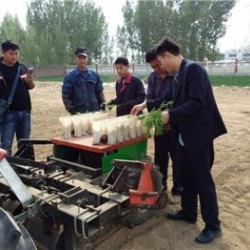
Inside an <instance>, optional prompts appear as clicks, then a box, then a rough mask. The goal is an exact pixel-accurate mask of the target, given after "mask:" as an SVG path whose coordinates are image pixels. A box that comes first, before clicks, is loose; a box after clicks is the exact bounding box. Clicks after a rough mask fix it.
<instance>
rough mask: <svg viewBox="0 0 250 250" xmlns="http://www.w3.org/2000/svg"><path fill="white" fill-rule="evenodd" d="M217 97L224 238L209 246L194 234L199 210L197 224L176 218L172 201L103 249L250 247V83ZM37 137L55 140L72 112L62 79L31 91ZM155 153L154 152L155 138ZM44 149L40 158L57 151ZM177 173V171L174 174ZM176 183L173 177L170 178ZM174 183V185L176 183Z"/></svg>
mask: <svg viewBox="0 0 250 250" xmlns="http://www.w3.org/2000/svg"><path fill="white" fill-rule="evenodd" d="M214 93H215V97H216V100H217V103H218V106H219V109H220V111H221V113H222V116H223V119H224V121H225V124H226V126H227V129H228V134H227V135H224V136H222V137H220V138H218V139H217V140H216V141H215V149H216V155H215V164H214V167H213V170H212V172H213V176H214V179H215V183H216V187H217V192H218V200H219V207H220V219H221V221H222V230H223V235H222V237H220V238H218V239H217V240H216V241H214V242H213V243H211V244H209V245H205V246H203V245H197V244H196V243H194V238H195V237H196V236H197V234H198V233H199V232H200V230H202V229H203V227H204V224H203V222H202V219H201V217H200V215H199V219H198V223H197V224H195V225H191V224H186V223H184V222H173V221H170V220H167V219H166V217H165V214H166V211H170V210H173V209H178V205H176V206H173V205H168V206H167V208H166V209H163V210H159V211H158V212H157V214H156V215H155V216H154V217H153V218H152V219H150V220H148V221H147V222H146V223H144V224H143V225H140V226H138V227H135V228H134V229H128V228H125V227H120V228H119V229H118V230H116V232H115V233H114V234H112V236H111V237H110V239H109V240H106V241H104V242H102V243H101V244H100V245H99V246H98V247H97V249H99V250H105V249H107V250H110V249H130V250H132V249H133V250H144V249H152V250H156V249H162V250H163V249H168V250H182V249H183V250H188V249H216V250H219V249H221V250H228V249H232V250H234V249H242V250H244V249H249V246H250V237H249V232H250V226H249V223H250V152H249V151H250V88H238V87H215V88H214ZM105 94H106V99H107V100H109V99H110V98H111V97H113V96H114V88H113V87H105ZM31 97H32V103H33V111H32V124H33V126H32V139H40V138H41V139H50V138H51V137H53V136H58V135H60V133H61V129H60V124H59V121H58V117H59V116H61V115H65V114H67V113H66V111H65V109H64V106H63V104H62V101H61V83H37V84H36V88H35V89H34V90H32V91H31ZM148 151H149V154H150V155H152V154H153V150H152V140H149V150H148ZM51 152H52V151H51V149H48V148H43V149H40V154H39V158H41V159H43V158H45V157H46V156H47V155H49V154H51ZM170 175H171V173H170ZM170 184H171V181H170ZM170 188H171V187H170Z"/></svg>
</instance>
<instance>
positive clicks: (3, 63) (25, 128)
mask: <svg viewBox="0 0 250 250" xmlns="http://www.w3.org/2000/svg"><path fill="white" fill-rule="evenodd" d="M1 46H2V55H3V56H2V58H1V59H0V98H2V99H5V100H8V98H9V95H10V93H11V92H12V90H13V93H14V94H13V98H12V101H11V104H10V105H9V109H8V113H7V115H6V117H5V118H4V120H3V121H2V122H1V123H0V136H1V147H2V148H3V149H5V150H6V151H7V152H8V154H9V155H11V148H12V143H13V139H14V135H15V134H16V138H17V141H19V140H20V139H28V138H29V137H30V131H31V118H30V112H31V100H30V95H29V90H31V89H33V88H34V86H35V85H34V83H33V78H32V75H31V74H30V72H28V69H27V67H26V66H25V65H23V64H20V63H19V62H18V59H19V46H18V44H16V43H15V42H13V41H12V40H6V41H5V42H3V43H2V44H1ZM15 79H17V81H16V85H15V84H14V82H15ZM18 146H19V145H18Z"/></svg>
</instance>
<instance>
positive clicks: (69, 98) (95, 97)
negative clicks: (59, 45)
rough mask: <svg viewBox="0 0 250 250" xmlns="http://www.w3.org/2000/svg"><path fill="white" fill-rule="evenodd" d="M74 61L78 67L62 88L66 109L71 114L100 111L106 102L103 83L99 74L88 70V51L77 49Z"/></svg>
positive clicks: (69, 75) (66, 79) (69, 74)
mask: <svg viewBox="0 0 250 250" xmlns="http://www.w3.org/2000/svg"><path fill="white" fill-rule="evenodd" d="M74 61H75V63H76V65H77V67H76V68H75V69H73V70H72V71H70V72H69V73H68V74H67V75H66V76H65V78H64V81H63V86H62V99H63V103H64V106H65V108H66V109H67V111H68V112H69V113H70V114H76V113H86V112H94V111H98V110H100V107H101V106H102V104H103V103H104V102H105V99H104V94H103V83H102V81H101V79H100V77H99V75H98V73H96V72H95V71H93V70H90V69H88V68H87V63H88V51H87V50H86V49H85V48H77V49H76V51H75V57H74Z"/></svg>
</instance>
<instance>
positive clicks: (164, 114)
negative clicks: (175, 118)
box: [161, 110, 170, 124]
mask: <svg viewBox="0 0 250 250" xmlns="http://www.w3.org/2000/svg"><path fill="white" fill-rule="evenodd" d="M161 114H162V119H163V123H164V124H167V123H169V121H170V116H169V112H168V110H164V111H162V113H161Z"/></svg>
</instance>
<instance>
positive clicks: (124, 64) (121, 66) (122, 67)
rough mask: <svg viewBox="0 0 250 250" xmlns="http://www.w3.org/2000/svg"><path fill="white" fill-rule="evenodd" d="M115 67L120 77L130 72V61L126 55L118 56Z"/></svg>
mask: <svg viewBox="0 0 250 250" xmlns="http://www.w3.org/2000/svg"><path fill="white" fill-rule="evenodd" d="M115 69H116V72H117V74H118V75H119V76H120V77H123V78H124V77H126V76H127V75H128V73H129V61H128V59H127V58H126V57H118V58H117V59H116V60H115Z"/></svg>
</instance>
